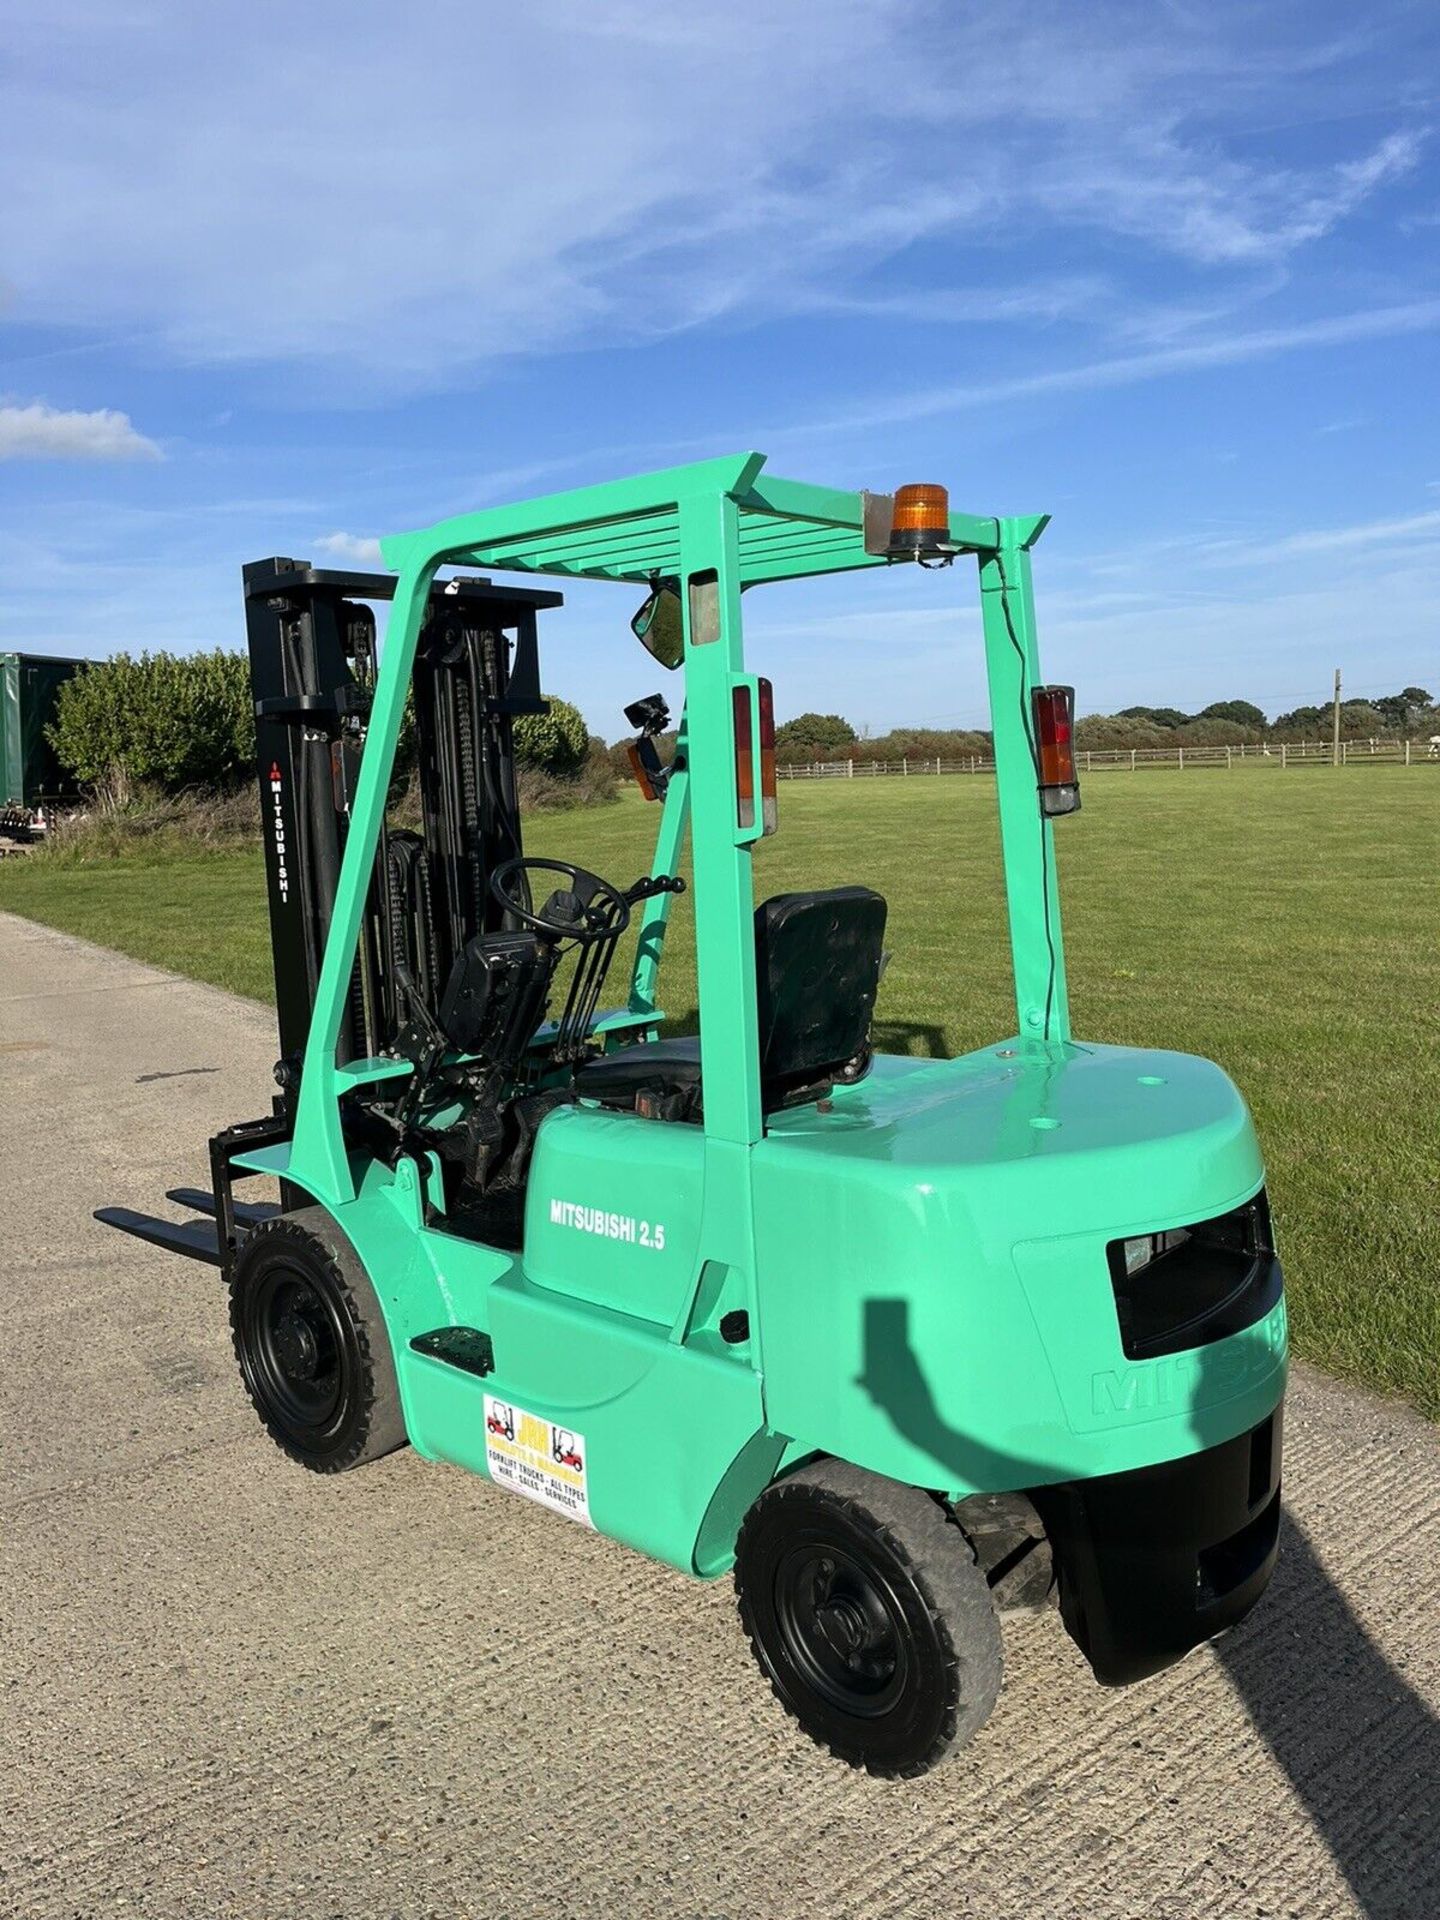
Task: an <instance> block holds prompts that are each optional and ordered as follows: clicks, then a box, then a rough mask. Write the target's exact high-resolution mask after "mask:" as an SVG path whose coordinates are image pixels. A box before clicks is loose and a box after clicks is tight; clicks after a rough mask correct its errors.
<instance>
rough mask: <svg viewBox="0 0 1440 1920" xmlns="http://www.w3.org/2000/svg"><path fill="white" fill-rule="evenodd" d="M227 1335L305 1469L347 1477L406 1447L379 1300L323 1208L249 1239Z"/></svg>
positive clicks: (262, 1408) (278, 1432)
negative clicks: (349, 1471)
mask: <svg viewBox="0 0 1440 1920" xmlns="http://www.w3.org/2000/svg"><path fill="white" fill-rule="evenodd" d="M230 1332H231V1336H232V1338H233V1340H234V1342H235V1358H236V1359H237V1360H238V1361H239V1363H240V1374H241V1377H242V1379H243V1380H244V1382H245V1391H246V1392H247V1393H248V1394H249V1396H250V1398H251V1400H252V1402H253V1403H254V1406H255V1411H256V1412H257V1413H258V1414H259V1416H260V1418H261V1420H262V1421H263V1422H264V1424H265V1427H266V1429H267V1431H268V1432H269V1434H270V1437H271V1438H272V1439H273V1440H274V1441H275V1443H276V1445H277V1446H279V1447H282V1448H283V1449H284V1451H285V1452H286V1453H288V1454H289V1456H290V1458H291V1459H292V1460H296V1461H298V1462H299V1463H300V1465H301V1466H302V1467H308V1468H309V1469H310V1470H311V1472H312V1473H343V1472H345V1471H346V1469H347V1468H350V1467H359V1466H363V1465H364V1464H365V1462H366V1461H368V1460H378V1459H379V1458H380V1457H381V1455H382V1454H386V1453H393V1452H394V1451H395V1449H396V1448H397V1447H401V1446H403V1445H404V1444H405V1439H406V1434H405V1421H404V1416H403V1415H402V1413H401V1410H400V1391H399V1387H398V1385H397V1383H396V1379H395V1361H394V1358H393V1356H392V1354H391V1351H390V1336H389V1334H388V1333H387V1332H386V1329H385V1322H384V1319H383V1318H382V1316H381V1312H380V1303H379V1301H378V1300H377V1299H376V1298H375V1289H374V1288H373V1287H372V1286H371V1284H370V1280H369V1277H368V1276H367V1274H366V1272H365V1269H364V1268H363V1267H362V1266H361V1264H360V1261H359V1259H358V1257H357V1255H356V1253H355V1250H354V1248H353V1247H352V1246H351V1245H350V1243H349V1241H348V1240H347V1239H346V1238H345V1236H344V1235H343V1234H342V1233H341V1232H340V1230H339V1228H338V1227H337V1226H336V1224H335V1222H334V1221H333V1220H332V1219H331V1217H330V1215H329V1214H328V1213H327V1212H326V1211H325V1209H324V1208H323V1207H306V1208H304V1209H303V1210H302V1211H301V1212H298V1213H291V1214H283V1215H281V1217H280V1218H279V1219H276V1220H267V1221H266V1222H264V1224H263V1225H261V1226H258V1227H256V1228H255V1229H254V1230H253V1231H252V1232H251V1233H250V1234H248V1235H247V1236H246V1240H245V1244H244V1246H243V1247H242V1248H241V1250H240V1256H239V1258H238V1260H237V1261H236V1263H235V1278H234V1281H233V1283H232V1285H231V1289H230Z"/></svg>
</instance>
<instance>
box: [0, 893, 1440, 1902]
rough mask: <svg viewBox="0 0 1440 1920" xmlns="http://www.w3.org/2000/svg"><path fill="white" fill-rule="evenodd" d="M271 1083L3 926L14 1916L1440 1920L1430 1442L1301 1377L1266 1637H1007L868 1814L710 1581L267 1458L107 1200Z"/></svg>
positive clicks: (255, 1015) (220, 1043) (201, 1326)
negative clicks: (1177, 1652) (790, 1707)
mask: <svg viewBox="0 0 1440 1920" xmlns="http://www.w3.org/2000/svg"><path fill="white" fill-rule="evenodd" d="M273 1053H274V1045H273V1040H272V1035H271V1029H270V1022H269V1018H268V1015H267V1014H266V1013H265V1012H264V1011H262V1010H261V1009H259V1008H257V1007H254V1006H251V1005H249V1004H247V1003H242V1002H240V1001H237V1000H233V999H230V998H228V997H227V996H226V995H224V994H221V993H217V992H214V991H213V990H211V989H209V988H206V987H200V986H196V985H193V984H190V983H188V982H185V981H182V980H178V979H174V978H171V977H170V976H168V975H166V974H163V973H160V972H157V971H155V970H154V969H151V968H147V967H143V966H139V965H137V964H135V963H133V962H131V961H128V960H124V959H121V958H119V957H118V956H116V955H114V954H110V953H105V952H102V951H100V950H98V949H96V948H93V947H89V946H86V945H84V944H82V943H80V942H78V941H75V940H70V939H67V938H64V937H62V936H60V935H57V934H53V933H49V932H46V931H43V930H41V929H38V928H35V927H32V926H29V925H28V924H26V923H25V922H23V921H20V920H17V919H14V918H11V917H9V916H4V915H0V1142H3V1152H0V1274H3V1288H4V1312H5V1319H4V1338H3V1343H0V1360H3V1378H0V1420H3V1428H0V1446H3V1479H0V1494H3V1508H4V1520H3V1577H0V1673H3V1683H4V1694H3V1700H4V1717H3V1721H0V1911H4V1912H6V1913H14V1914H17V1915H25V1916H37V1920H38V1917H39V1916H45V1917H46V1920H49V1917H50V1916H61V1915H64V1916H76V1915H78V1916H89V1915H93V1914H111V1913H116V1912H125V1913H136V1914H154V1915H169V1916H174V1917H175V1920H217V1917H218V1916H226V1915H237V1916H246V1920H258V1917H263V1916H276V1917H277V1920H278V1917H280V1916H284V1917H285V1920H310V1917H311V1916H314V1917H315V1920H321V1916H339V1917H341V1920H362V1917H364V1920H370V1917H371V1916H387V1915H405V1916H411V1915H415V1916H419V1915H443V1916H452V1915H453V1916H458V1915H471V1914H473V1915H478V1916H484V1917H485V1920H506V1917H507V1916H514V1920H522V1916H523V1917H524V1920H540V1917H541V1916H552V1915H553V1916H561V1915H565V1916H569V1915H581V1914H597V1915H598V1914H604V1915H607V1916H614V1917H615V1920H629V1916H632V1915H664V1916H667V1920H668V1917H669V1916H680V1917H689V1916H695V1920H702V1917H703V1920H713V1917H714V1916H720V1915H725V1916H731V1915H734V1916H740V1915H751V1914H763V1915H765V1916H767V1920H768V1917H769V1916H788V1915H794V1916H797V1920H798V1917H799V1916H805V1920H817V1916H831V1915H882V1914H913V1915H917V1916H926V1917H927V1920H928V1917H929V1916H941V1915H968V1914H976V1915H985V1916H987V1920H997V1917H1002V1920H1003V1917H1006V1916H1011V1915H1016V1916H1019V1915H1024V1916H1026V1920H1033V1917H1036V1916H1040V1917H1043V1916H1050V1915H1056V1916H1077V1920H1078V1917H1079V1916H1085V1920H1095V1917H1096V1916H1112V1915H1113V1916H1126V1917H1130V1916H1142V1915H1144V1916H1165V1917H1166V1920H1197V1916H1209V1915H1214V1916H1224V1920H1236V1916H1248V1915H1257V1916H1258V1915H1266V1916H1281V1915H1293V1916H1297V1917H1298V1916H1303V1917H1304V1920H1324V1917H1325V1916H1330V1915H1342V1914H1347V1915H1348V1914H1365V1915H1369V1916H1372V1920H1400V1917H1401V1916H1406V1917H1407V1920H1433V1917H1434V1916H1435V1915H1437V1914H1440V1718H1437V1708H1440V1618H1437V1610H1436V1581H1437V1573H1440V1435H1437V1433H1436V1432H1435V1430H1434V1429H1432V1428H1431V1427H1429V1426H1427V1425H1426V1424H1425V1423H1423V1422H1421V1421H1420V1420H1417V1419H1415V1418H1414V1417H1412V1416H1411V1415H1409V1414H1407V1413H1405V1412H1404V1411H1402V1410H1400V1409H1398V1408H1395V1407H1392V1406H1387V1405H1382V1404H1378V1403H1377V1402H1375V1401H1373V1400H1369V1399H1366V1398H1363V1397H1361V1396H1360V1395H1357V1394H1353V1393H1348V1392H1343V1391H1341V1390H1340V1389H1338V1388H1337V1387H1335V1386H1333V1385H1331V1384H1329V1383H1327V1382H1326V1381H1324V1380H1322V1379H1320V1378H1318V1377H1317V1376H1315V1375H1313V1374H1309V1373H1303V1372H1302V1373H1301V1374H1300V1377H1299V1378H1298V1380H1297V1382H1296V1385H1295V1389H1294V1393H1293V1396H1292V1400H1291V1404H1290V1415H1289V1425H1288V1433H1287V1480H1288V1494H1289V1501H1290V1514H1291V1519H1290V1524H1289V1527H1288V1531H1287V1534H1286V1538H1285V1545H1284V1558H1283V1562H1282V1566H1281V1570H1280V1572H1279V1574H1278V1575H1277V1578H1276V1581H1275V1584H1274V1586H1273V1588H1272V1590H1271V1593H1270V1595H1269V1596H1268V1597H1267V1599H1266V1601H1265V1602H1264V1603H1263V1605H1262V1607H1261V1609H1260V1610H1259V1612H1258V1613H1257V1614H1256V1615H1255V1616H1254V1617H1253V1618H1252V1620H1251V1621H1250V1622H1248V1623H1247V1624H1246V1625H1245V1626H1244V1627H1243V1628H1241V1629H1240V1630H1239V1631H1238V1632H1236V1633H1235V1634H1233V1635H1232V1636H1231V1637H1230V1638H1229V1639H1228V1640H1227V1641H1226V1642H1224V1643H1223V1644H1222V1645H1221V1646H1220V1647H1219V1648H1218V1649H1214V1650H1208V1649H1207V1650H1205V1651H1202V1652H1200V1653H1198V1654H1196V1655H1193V1656H1192V1657H1191V1658H1190V1659H1189V1660H1188V1661H1186V1662H1185V1663H1184V1664H1183V1665H1182V1666H1181V1667H1179V1668H1178V1669H1176V1670H1174V1671H1172V1672H1170V1673H1168V1674H1165V1675H1163V1676H1161V1677H1160V1678H1158V1679H1156V1680H1154V1681H1152V1682H1150V1683H1149V1684H1147V1685H1145V1686H1141V1687H1138V1688H1134V1689H1131V1690H1129V1691H1125V1692H1118V1693H1107V1692H1102V1691H1101V1690H1099V1689H1098V1688H1096V1687H1095V1686H1094V1685H1093V1683H1092V1682H1091V1680H1090V1677H1089V1674H1088V1670H1087V1669H1086V1668H1085V1666H1084V1665H1083V1663H1082V1661H1081V1660H1080V1658H1079V1656H1078V1655H1077V1654H1076V1652H1075V1651H1074V1649H1073V1648H1072V1647H1071V1645H1070V1643H1069V1642H1068V1641H1067V1640H1066V1639H1065V1637H1064V1635H1063V1633H1062V1632H1061V1629H1060V1626H1059V1623H1058V1620H1057V1619H1055V1618H1054V1617H1053V1616H1043V1617H1039V1618H1032V1617H1025V1618H1021V1619H1018V1620H1016V1621H1015V1622H1014V1624H1013V1625H1007V1653H1008V1662H1009V1666H1008V1678H1007V1681H1006V1686H1005V1692H1004V1695H1003V1697H1002V1700H1001V1703H1000V1707H999V1710H998V1712H997V1713H996V1715H995V1718H994V1720H993V1721H992V1722H991V1724H990V1726H989V1727H988V1728H987V1729H986V1731H985V1732H984V1733H983V1734H982V1736H981V1737H980V1739H979V1741H978V1742H977V1744H976V1745H975V1746H974V1747H973V1748H972V1749H971V1750H970V1751H969V1753H968V1754H967V1755H966V1756H965V1757H964V1758H963V1760H961V1761H960V1762H959V1763H958V1764H955V1765H953V1766H950V1767H948V1768H946V1769H942V1770H941V1771H940V1772H939V1773H937V1774H932V1775H930V1776H929V1777H927V1778H926V1779H924V1780H921V1781H919V1782H916V1783H912V1784H907V1785H901V1786H883V1785H876V1784H874V1783H872V1782H870V1781H868V1780H866V1779H865V1778H864V1777H863V1776H855V1775H852V1774H850V1773H848V1772H846V1771H844V1770H842V1769H840V1768H839V1767H837V1766H836V1765H835V1764H834V1763H833V1762H830V1761H827V1760H825V1759H824V1758H822V1757H821V1756H820V1754H819V1753H818V1752H817V1751H816V1750H815V1749H813V1748H812V1747H810V1746H809V1744H808V1743H807V1742H805V1741H804V1740H803V1739H802V1738H801V1737H799V1736H798V1735H797V1734H795V1733H794V1732H793V1731H792V1730H791V1727H790V1725H789V1723H788V1722H787V1721H786V1720H785V1718H784V1717H783V1716H782V1714H781V1713H780V1711H779V1709H778V1708H777V1707H775V1706H774V1705H773V1703H772V1702H771V1700H770V1698H769V1696H768V1694H767V1692H766V1690H765V1688H764V1687H763V1686H762V1685H761V1684H760V1681H759V1679H758V1676H757V1675H756V1673H755V1672H753V1671H752V1669H751V1666H750V1661H749V1656H748V1654H747V1652H746V1649H745V1647H744V1644H743V1642H742V1640H741V1636H740V1632H739V1629H738V1627H737V1624H736V1621H735V1616H734V1608H733V1605H732V1601H731V1595H730V1588H729V1584H728V1582H722V1583H720V1584H718V1585H714V1586H709V1587H702V1586H697V1585H691V1584H688V1583H687V1582H685V1581H684V1580H682V1579H681V1578H680V1577H679V1576H678V1575H676V1574H673V1573H670V1572H667V1571H666V1570H664V1569H662V1568H659V1567H655V1566H651V1565H649V1564H647V1563H646V1562H644V1561H642V1560H639V1559H637V1558H635V1557H634V1556H632V1555H630V1554H628V1553H626V1552H624V1551H623V1550H622V1549H621V1548H619V1547H617V1546H614V1545H612V1544H610V1543H609V1542H607V1541H605V1540H601V1539H598V1538H596V1537H594V1536H592V1535H588V1534H586V1533H584V1532H582V1531H581V1530H580V1529H578V1528H576V1527H573V1526H571V1525H569V1524H567V1523H566V1522H565V1521H563V1520H561V1519H559V1518H556V1517H553V1516H551V1515H549V1514H547V1513H545V1512H544V1511H542V1510H541V1509H539V1508H537V1507H533V1506H530V1505H528V1504H527V1503H525V1502H523V1501H520V1500H516V1499H514V1498H513V1497H512V1496H509V1495H506V1494H503V1493H501V1492H498V1491H496V1490H495V1489H493V1488H491V1487H489V1486H488V1485H486V1484H484V1483H483V1482H481V1481H480V1480H477V1479H474V1478H471V1477H469V1476H467V1475H465V1474H462V1473H460V1472H457V1471H452V1470H450V1469H448V1468H436V1467H430V1466H427V1465H425V1464H424V1463H423V1462H422V1461H420V1460H419V1459H417V1458H416V1457H414V1456H413V1455H411V1454H408V1453H403V1454H399V1455H396V1456H394V1457H392V1458H391V1459H389V1460H386V1461H384V1462H381V1463H380V1464H378V1465H377V1466H374V1467H371V1468H368V1469H366V1470H365V1471H363V1472H360V1473H356V1474H353V1475H349V1476H346V1477H343V1478H341V1479H340V1480H337V1481H327V1480H321V1479H316V1478H312V1477H311V1476H309V1475H307V1474H305V1473H302V1472H300V1471H299V1470H297V1469H296V1468H294V1467H292V1466H290V1465H289V1464H288V1463H287V1462H286V1461H285V1460H284V1459H283V1458H282V1457H281V1455H280V1454H279V1453H278V1452H277V1451H276V1450H275V1448H274V1447H273V1446H272V1445H271V1444H270V1442H269V1441H268V1440H267V1439H266V1438H265V1436H264V1434H263V1433H262V1432H261V1430H260V1428H259V1426H258V1424H257V1423H256V1421H255V1419H254V1417H253V1415H252V1414H251V1412H250V1410H249V1407H248V1405H247V1403H246V1401H245V1399H244V1397H243V1395H242V1392H241V1389H240V1385H239V1381H238V1379H237V1376H236V1373H235V1369H234V1366H233V1363H232V1360H231V1353H230V1345H229V1339H228V1335H227V1331H226V1323H225V1312H224V1301H223V1299H222V1297H221V1291H220V1287H219V1285H218V1282H217V1278H216V1275H215V1272H214V1270H213V1269H211V1268H208V1267H204V1266H200V1265H197V1264H194V1263H191V1262H186V1261H182V1260H180V1259H177V1258H175V1257H174V1256H172V1255H167V1254H163V1253H158V1252H155V1251H153V1250H150V1249H147V1248H145V1247H144V1246H141V1245H139V1244H137V1243H135V1242H133V1241H130V1240H126V1239H124V1238H122V1237H121V1236H119V1235H118V1234H115V1233H113V1232H109V1231H107V1230H106V1229H104V1228H102V1227H100V1226H97V1225H95V1224H94V1223H93V1222H92V1221H91V1218H90V1212H91V1209H92V1208H93V1207H96V1206H100V1205H102V1204H105V1203H115V1204H121V1205H129V1206H133V1207H139V1208H145V1209H150V1208H152V1207H155V1204H156V1203H157V1202H159V1203H160V1205H159V1209H158V1210H160V1211H164V1210H165V1207H164V1203H163V1201H161V1199H160V1196H161V1195H162V1194H163V1192H164V1190H165V1188H166V1187H168V1186H173V1185H175V1184H177V1183H179V1182H188V1183H190V1184H196V1185H202V1186H203V1185H205V1184H206V1168H205V1139H206V1136H207V1134H208V1133H209V1132H210V1131H211V1130H212V1129H213V1128H214V1127H215V1126H216V1125H217V1124H219V1123H222V1122H225V1121H228V1120H235V1119H242V1118H246V1117H250V1116H252V1115H254V1114H256V1113H259V1112H261V1111H263V1110H264V1107H265V1104H266V1102H267V1099H268V1096H269V1089H270V1074H269V1070H270V1064H271V1060H272V1057H273ZM172 1211H173V1210H172Z"/></svg>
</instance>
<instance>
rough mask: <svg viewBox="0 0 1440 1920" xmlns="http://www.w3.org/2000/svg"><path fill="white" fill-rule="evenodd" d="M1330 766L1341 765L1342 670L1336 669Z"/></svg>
mask: <svg viewBox="0 0 1440 1920" xmlns="http://www.w3.org/2000/svg"><path fill="white" fill-rule="evenodd" d="M1330 764H1331V766H1332V767H1338V766H1339V764H1340V669H1339V668H1338V667H1336V669H1335V723H1334V726H1333V728H1332V729H1331V733H1330Z"/></svg>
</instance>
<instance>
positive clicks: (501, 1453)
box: [485, 1393, 595, 1527]
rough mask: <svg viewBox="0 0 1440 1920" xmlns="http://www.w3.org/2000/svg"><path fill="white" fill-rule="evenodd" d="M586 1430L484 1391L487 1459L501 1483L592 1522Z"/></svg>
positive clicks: (589, 1524)
mask: <svg viewBox="0 0 1440 1920" xmlns="http://www.w3.org/2000/svg"><path fill="white" fill-rule="evenodd" d="M585 1461H586V1447H585V1436H584V1434H583V1433H574V1432H572V1431H571V1429H570V1428H569V1427H557V1426H556V1425H555V1424H554V1422H553V1421H550V1420H542V1419H541V1418H540V1416H539V1415H538V1414H535V1413H526V1411H525V1409H524V1408H523V1407H516V1406H512V1405H511V1404H510V1402H509V1401H508V1400H497V1399H495V1397H494V1396H493V1395H492V1394H488V1393H487V1394H486V1396H485V1464H486V1466H487V1467H488V1468H489V1470H490V1478H491V1479H492V1480H493V1481H494V1482H495V1483H496V1485H497V1486H501V1487H509V1488H510V1490H511V1492H512V1493H523V1494H524V1495H525V1497H526V1499H527V1500H538V1501H539V1502H540V1504H541V1506H542V1507H553V1508H554V1509H555V1511H556V1513H563V1514H565V1515H566V1516H567V1517H568V1518H569V1519H571V1520H578V1521H579V1522H580V1524H581V1526H583V1527H593V1526H594V1525H595V1522H594V1521H593V1520H592V1519H591V1518H590V1489H589V1484H588V1481H587V1478H586V1471H585Z"/></svg>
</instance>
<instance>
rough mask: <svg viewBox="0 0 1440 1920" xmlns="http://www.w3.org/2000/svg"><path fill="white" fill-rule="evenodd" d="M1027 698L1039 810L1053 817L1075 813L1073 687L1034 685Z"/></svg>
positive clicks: (1077, 784)
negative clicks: (1033, 741) (1029, 701)
mask: <svg viewBox="0 0 1440 1920" xmlns="http://www.w3.org/2000/svg"><path fill="white" fill-rule="evenodd" d="M1030 698H1031V706H1032V711H1033V713H1034V717H1035V770H1036V774H1037V777H1038V783H1039V788H1040V811H1041V812H1042V813H1043V814H1046V815H1048V816H1052V817H1053V816H1054V815H1056V814H1061V813H1077V812H1078V811H1079V808H1080V780H1079V776H1078V775H1077V773H1076V771H1075V689H1074V688H1073V687H1036V689H1035V691H1034V692H1033V694H1032V695H1031V696H1030Z"/></svg>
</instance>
